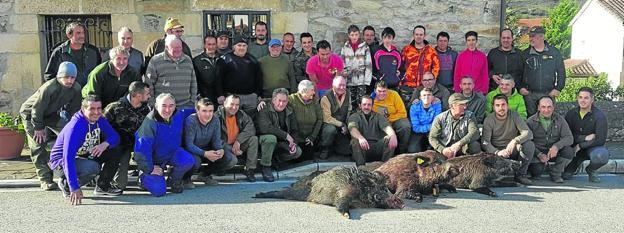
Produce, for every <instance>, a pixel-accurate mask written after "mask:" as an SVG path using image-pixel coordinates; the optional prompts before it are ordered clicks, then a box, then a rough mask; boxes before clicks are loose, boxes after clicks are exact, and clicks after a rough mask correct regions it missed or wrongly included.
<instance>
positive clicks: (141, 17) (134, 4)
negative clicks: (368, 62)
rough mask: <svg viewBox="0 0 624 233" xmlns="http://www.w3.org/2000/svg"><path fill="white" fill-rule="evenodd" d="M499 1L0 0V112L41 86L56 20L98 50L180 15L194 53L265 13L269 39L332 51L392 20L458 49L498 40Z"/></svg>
mask: <svg viewBox="0 0 624 233" xmlns="http://www.w3.org/2000/svg"><path fill="white" fill-rule="evenodd" d="M500 6H501V1H499V0H475V1H462V0H382V1H363V0H350V1H349V0H341V1H330V0H261V1H260V0H225V1H215V0H0V111H10V112H17V110H18V108H19V105H20V104H21V103H22V102H23V101H24V100H25V99H26V98H27V97H28V96H29V95H31V94H32V93H33V92H34V90H35V89H36V88H37V87H39V86H40V85H41V83H42V78H41V77H42V73H43V70H44V69H45V65H46V62H47V59H48V56H49V55H48V53H49V51H50V49H51V48H52V47H53V46H54V44H55V43H58V42H61V41H63V40H64V39H65V38H64V33H62V31H63V30H62V28H61V27H60V25H64V23H66V22H67V21H71V20H75V19H77V18H79V19H80V20H81V21H83V22H86V23H87V24H90V28H89V40H90V42H91V43H94V42H95V44H96V45H97V46H98V47H100V49H101V50H102V51H105V50H106V49H108V48H110V47H111V46H114V45H116V44H117V42H116V33H115V32H116V31H117V29H118V28H119V27H121V26H129V27H130V28H131V29H132V30H133V31H134V32H135V42H134V43H135V47H136V48H137V49H140V50H142V51H143V50H145V48H146V46H147V44H148V43H149V42H150V41H152V40H154V39H155V38H158V37H161V36H162V35H163V31H162V28H163V25H164V22H165V20H166V18H167V17H177V18H179V19H180V21H181V22H182V23H183V24H184V26H185V36H184V40H185V41H186V42H187V43H188V45H189V46H190V47H191V49H192V50H193V55H197V54H198V53H200V52H201V50H202V48H201V45H202V41H201V38H202V35H203V34H204V33H205V32H206V31H207V30H208V29H210V28H211V27H213V26H214V25H217V26H223V25H227V26H228V27H229V26H230V21H232V23H231V24H234V28H233V29H232V30H236V29H238V30H241V31H245V30H247V33H250V31H251V30H249V28H250V27H251V26H253V23H252V22H253V20H254V19H255V20H257V19H268V20H267V21H268V23H269V26H270V35H271V36H272V37H274V38H281V35H282V34H283V33H284V32H293V33H295V35H296V36H297V37H298V35H299V33H301V32H306V31H308V32H310V33H312V34H313V35H314V39H315V41H319V40H321V39H326V40H328V41H330V42H331V43H332V47H333V48H334V49H335V50H337V49H339V48H340V47H341V46H342V43H344V41H345V40H346V38H347V34H346V29H347V27H348V26H349V25H350V24H356V25H358V26H360V28H363V27H364V26H366V25H372V26H374V27H375V28H376V29H377V33H378V35H377V36H378V37H379V33H380V32H381V30H382V28H383V27H386V26H391V27H393V28H394V29H395V31H396V32H397V45H398V46H399V47H402V46H404V45H405V44H407V43H409V41H411V29H412V28H413V27H414V26H415V25H418V24H422V25H425V26H426V27H427V29H428V34H429V35H428V36H427V40H429V41H430V42H435V35H436V34H437V33H438V32H439V31H441V30H444V31H447V32H449V33H450V34H451V45H452V46H453V47H455V49H456V50H463V49H464V39H463V34H464V33H465V32H466V31H469V30H474V31H477V32H479V35H480V41H479V42H480V48H481V49H482V50H484V51H485V52H487V50H488V49H489V48H492V47H494V46H496V45H497V42H496V39H497V37H498V31H499V18H500V8H501V7H500ZM255 13H259V14H263V15H264V16H262V17H256V16H254V15H252V14H255ZM233 15H239V16H240V15H242V16H243V17H242V18H246V19H245V21H244V22H243V21H241V19H242V18H241V17H231V16H233ZM219 16H225V18H223V17H222V18H220V17H219ZM228 17H230V18H231V19H234V20H228V19H230V18H228ZM252 18H253V19H252ZM219 20H221V21H219ZM217 21H219V22H217ZM226 21H227V22H226ZM239 22H242V23H239ZM240 24H243V25H242V26H241V27H240V28H238V25H240ZM213 29H214V28H213ZM297 46H298V45H297Z"/></svg>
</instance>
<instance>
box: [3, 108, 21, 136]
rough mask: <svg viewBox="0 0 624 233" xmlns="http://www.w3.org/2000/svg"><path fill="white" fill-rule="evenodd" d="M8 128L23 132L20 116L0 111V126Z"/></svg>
mask: <svg viewBox="0 0 624 233" xmlns="http://www.w3.org/2000/svg"><path fill="white" fill-rule="evenodd" d="M4 127H6V128H9V129H11V130H14V131H18V132H24V125H23V124H22V118H21V117H19V116H16V117H14V116H11V115H9V114H8V113H4V112H0V128H4Z"/></svg>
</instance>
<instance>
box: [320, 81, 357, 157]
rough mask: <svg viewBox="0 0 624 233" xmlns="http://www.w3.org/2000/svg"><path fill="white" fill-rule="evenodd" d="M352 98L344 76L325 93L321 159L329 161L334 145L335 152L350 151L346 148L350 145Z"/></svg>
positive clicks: (322, 102) (322, 105)
mask: <svg viewBox="0 0 624 233" xmlns="http://www.w3.org/2000/svg"><path fill="white" fill-rule="evenodd" d="M350 98H351V95H349V90H347V80H345V78H344V77H342V76H336V77H335V78H334V80H333V82H332V89H331V90H329V91H327V92H325V96H323V97H322V98H321V109H322V111H323V130H322V132H321V139H320V143H319V144H320V146H321V154H320V156H319V157H320V159H327V157H328V156H329V152H330V150H331V149H330V148H332V146H333V145H335V146H336V147H333V148H334V151H347V150H348V149H346V150H345V149H344V147H345V146H346V145H348V136H349V131H348V128H347V118H348V117H349V113H350V112H351V104H350V102H351V101H350ZM345 139H347V140H345ZM345 142H346V143H345Z"/></svg>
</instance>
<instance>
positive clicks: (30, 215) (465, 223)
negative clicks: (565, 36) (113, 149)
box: [0, 174, 624, 232]
mask: <svg viewBox="0 0 624 233" xmlns="http://www.w3.org/2000/svg"><path fill="white" fill-rule="evenodd" d="M601 177H602V179H603V182H602V183H600V184H591V183H589V182H588V181H587V177H586V176H583V175H581V176H577V177H575V179H574V180H572V181H568V182H567V183H565V184H563V185H555V184H553V183H551V182H550V181H547V176H544V178H543V180H541V181H537V182H536V184H535V185H532V186H528V187H513V188H493V190H494V191H496V192H497V193H498V194H499V197H496V198H492V197H488V196H484V195H481V194H477V193H474V192H471V191H469V190H459V192H458V193H446V192H444V193H443V194H442V196H440V197H438V198H433V197H425V199H424V201H423V203H420V204H418V203H415V202H413V201H410V200H406V204H407V208H405V209H403V210H383V209H354V210H352V211H351V215H352V217H354V219H352V220H348V219H345V218H343V217H342V216H340V215H339V214H338V212H337V211H336V210H335V208H334V207H331V206H324V205H317V204H313V203H307V202H297V201H286V200H274V199H254V198H251V197H252V196H253V195H254V194H255V193H257V192H262V191H269V190H277V189H281V188H282V187H285V186H288V185H289V184H290V183H291V182H292V180H280V181H278V182H275V183H265V182H257V183H253V184H251V183H245V182H240V183H239V182H237V183H222V184H220V185H218V186H202V185H200V184H198V187H197V188H196V189H193V190H185V191H184V193H182V194H170V193H168V194H167V195H166V196H164V197H160V198H156V197H151V196H149V195H148V194H147V193H146V192H142V191H138V190H129V191H126V192H125V193H124V195H122V196H118V197H99V196H94V195H93V193H92V189H90V188H85V190H84V193H85V196H86V199H85V200H83V205H81V206H70V204H69V202H68V201H67V200H66V199H63V198H62V197H61V194H60V192H58V191H53V192H44V191H40V189H38V188H4V189H0V210H1V211H0V219H1V221H0V232H112V231H115V232H153V231H159V232H623V231H624V221H622V217H621V216H624V211H623V210H624V201H622V197H623V196H624V176H623V175H611V174H608V175H601Z"/></svg>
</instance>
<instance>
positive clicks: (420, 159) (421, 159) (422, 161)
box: [414, 156, 431, 166]
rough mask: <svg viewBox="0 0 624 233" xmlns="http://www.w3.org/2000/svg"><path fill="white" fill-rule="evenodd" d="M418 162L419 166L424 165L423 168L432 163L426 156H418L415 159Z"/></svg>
mask: <svg viewBox="0 0 624 233" xmlns="http://www.w3.org/2000/svg"><path fill="white" fill-rule="evenodd" d="M414 159H415V160H416V163H417V164H418V165H423V166H427V165H429V162H431V159H430V158H428V157H424V156H416V158H414Z"/></svg>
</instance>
